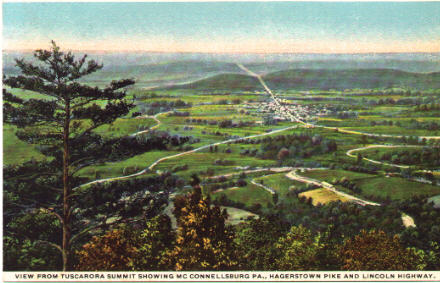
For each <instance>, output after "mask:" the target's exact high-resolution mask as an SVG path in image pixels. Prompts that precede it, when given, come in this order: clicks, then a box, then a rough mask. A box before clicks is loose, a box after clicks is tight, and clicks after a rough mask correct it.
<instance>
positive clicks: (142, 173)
mask: <svg viewBox="0 0 440 283" xmlns="http://www.w3.org/2000/svg"><path fill="white" fill-rule="evenodd" d="M161 114H163V113H161ZM156 126H157V125H156ZM156 126H155V127H156ZM297 127H298V125H294V126H290V127H287V128H282V129H278V130H273V131H271V132H267V133H262V134H256V135H251V136H247V137H240V138H235V139H229V140H225V141H221V142H216V143H212V144H207V145H204V146H201V147H198V148H196V149H192V150H189V151H185V152H181V153H177V154H174V155H170V156H165V157H162V158H159V159H158V160H156V161H155V162H153V163H152V164H151V165H150V166H148V167H147V168H145V169H143V170H141V171H139V172H136V173H134V174H131V175H126V176H119V177H110V178H105V179H98V180H94V181H91V182H88V183H85V184H82V185H80V186H78V187H76V188H74V190H76V189H78V188H82V187H86V186H89V185H93V184H99V183H104V182H112V181H116V180H124V179H129V178H133V177H138V176H141V175H144V174H146V173H147V172H150V171H151V170H152V169H153V168H154V167H156V166H157V165H158V164H159V163H161V162H163V161H165V160H170V159H173V158H176V157H180V156H184V155H188V154H191V153H195V152H198V151H201V150H203V149H207V148H209V147H211V146H216V145H221V144H228V143H233V142H236V141H241V140H247V139H253V138H258V137H264V136H269V135H273V134H276V133H281V132H284V131H288V130H292V129H295V128H297ZM149 130H151V129H149ZM149 130H147V131H149Z"/></svg>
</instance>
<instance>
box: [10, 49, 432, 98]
mask: <svg viewBox="0 0 440 283" xmlns="http://www.w3.org/2000/svg"><path fill="white" fill-rule="evenodd" d="M78 55H81V53H78ZM20 57H25V59H26V60H33V57H32V54H31V53H29V52H28V53H20V52H5V51H4V52H3V73H4V75H6V76H7V75H16V74H18V73H19V70H18V68H16V67H15V66H14V64H15V63H14V58H20ZM89 57H90V58H94V59H96V60H97V61H98V62H100V63H103V64H104V68H103V69H102V70H100V71H99V72H96V73H94V74H91V75H90V76H87V77H85V78H84V81H85V82H88V83H91V84H95V85H104V84H107V83H109V82H110V81H111V80H116V79H122V78H133V79H135V80H136V87H140V88H142V87H148V88H152V87H155V88H157V87H159V88H160V87H166V86H172V87H173V88H175V87H176V86H177V85H182V86H181V87H186V88H188V87H189V86H185V85H187V84H188V83H189V82H191V84H192V87H198V86H197V83H196V82H197V81H199V80H203V82H202V84H203V85H205V87H210V88H211V86H210V84H213V86H212V87H214V86H219V87H220V86H221V85H224V84H225V83H227V81H228V80H232V82H230V83H229V84H230V87H232V88H235V89H237V88H239V87H241V88H244V89H253V88H256V89H259V87H260V86H259V84H257V85H253V84H254V82H252V80H251V81H247V82H240V79H234V78H232V77H229V78H221V77H219V78H217V79H220V80H221V81H222V83H221V84H219V83H217V82H216V80H217V79H215V78H214V79H210V82H209V81H208V82H207V81H206V80H207V79H208V78H211V77H215V76H218V75H221V74H245V73H244V72H243V71H242V70H241V69H239V68H238V66H237V65H236V64H235V62H240V63H243V64H244V65H245V66H247V67H248V68H249V69H250V70H252V71H253V72H255V73H258V74H261V75H264V76H267V78H266V79H267V80H268V83H271V86H273V87H275V88H276V87H279V86H280V87H292V85H291V81H295V82H296V83H295V86H296V87H300V88H305V89H309V88H313V87H314V86H319V87H324V88H325V87H331V88H344V87H343V84H345V85H347V87H348V88H350V86H351V85H355V86H356V85H359V86H365V87H368V86H376V85H379V86H383V85H389V84H394V83H397V84H399V83H400V84H402V83H409V86H422V87H423V88H425V87H431V86H435V85H436V84H435V82H434V83H432V82H430V81H429V80H428V81H426V82H425V81H423V80H422V78H421V77H418V78H411V76H412V75H404V74H402V73H395V74H396V75H398V76H397V77H395V78H392V77H393V76H394V75H392V74H389V73H384V75H386V76H388V79H387V80H385V79H384V78H381V79H378V80H375V79H374V78H373V77H371V76H368V75H367V74H365V73H364V74H358V75H360V76H361V77H363V81H359V80H357V79H356V78H353V77H352V78H350V79H349V78H348V77H349V76H350V75H349V74H346V73H341V74H342V75H343V76H344V77H346V79H345V81H346V82H345V83H342V82H341V83H338V82H337V81H335V79H332V76H333V75H334V74H332V72H333V73H334V72H336V71H341V72H343V71H344V70H350V73H351V74H355V73H354V71H355V70H363V69H368V70H370V71H368V72H369V73H371V72H376V73H377V74H380V73H381V71H378V70H382V69H384V70H394V71H396V72H397V71H406V72H414V73H425V74H428V73H431V72H439V71H440V53H432V54H429V53H426V54H425V53H423V54H417V53H415V54H202V53H188V54H186V53H181V54H177V53H176V54H175V53H148V52H144V53H142V52H141V53H111V54H107V53H92V54H90V56H89ZM289 70H290V71H289ZM291 70H297V71H295V72H293V71H291ZM299 70H301V71H299ZM307 70H309V71H307ZM323 70H327V71H326V72H324V71H323ZM374 70H376V71H374ZM278 72H290V75H289V76H288V78H286V75H282V73H278ZM313 73H321V75H320V76H321V78H314V77H315V76H314V75H313ZM274 74H277V75H276V76H277V77H279V78H277V77H273V75H274ZM335 74H336V73H335ZM377 74H376V75H377ZM309 76H310V77H309ZM372 76H374V75H372ZM403 77H406V79H404V78H403ZM241 79H243V78H241ZM317 79H319V82H318V81H316V80H317ZM271 80H273V81H272V82H271Z"/></svg>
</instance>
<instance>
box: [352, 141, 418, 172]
mask: <svg viewBox="0 0 440 283" xmlns="http://www.w3.org/2000/svg"><path fill="white" fill-rule="evenodd" d="M399 147H407V148H420V147H424V146H422V145H381V144H373V145H368V146H364V147H358V148H354V149H350V150H348V151H347V152H346V153H345V154H346V155H347V156H349V157H352V158H357V156H356V155H354V154H353V153H354V152H357V151H363V150H366V149H371V148H399ZM362 160H366V161H368V162H371V163H375V164H380V165H387V166H391V167H396V168H403V169H407V168H409V167H410V166H408V165H398V164H393V163H387V162H382V161H377V160H373V159H369V158H366V157H363V158H362Z"/></svg>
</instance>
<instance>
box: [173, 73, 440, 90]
mask: <svg viewBox="0 0 440 283" xmlns="http://www.w3.org/2000/svg"><path fill="white" fill-rule="evenodd" d="M262 77H263V79H264V80H265V82H266V83H267V84H268V86H269V87H271V88H274V89H298V90H311V89H322V90H323V89H338V90H343V89H353V88H387V87H411V88H417V89H435V88H440V72H433V73H412V72H405V71H400V70H394V69H350V70H327V69H293V70H284V71H277V72H273V73H269V74H266V75H264V76H262ZM171 88H174V89H206V90H210V89H222V90H227V89H231V90H237V89H243V90H260V89H261V85H260V83H259V82H258V80H257V79H256V78H255V77H252V76H249V75H241V74H232V73H231V74H221V75H216V76H213V77H209V78H206V79H203V80H199V81H195V82H192V83H189V84H184V85H176V86H173V87H171Z"/></svg>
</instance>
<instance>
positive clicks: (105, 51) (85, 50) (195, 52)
mask: <svg viewBox="0 0 440 283" xmlns="http://www.w3.org/2000/svg"><path fill="white" fill-rule="evenodd" d="M36 50H47V48H36V49H2V52H23V53H32V52H35V51H36ZM61 51H64V52H69V51H70V52H90V53H176V54H182V53H183V54H191V53H192V54H257V55H272V54H283V55H285V54H298V55H303V54H314V55H367V54H368V55H369V54H383V55H385V54H390V55H392V54H437V53H440V50H438V51H403V52H402V51H387V52H380V51H379V52H376V51H368V52H285V51H281V52H256V51H249V52H246V51H223V52H219V51H158V50H126V49H125V50H123V49H121V50H100V49H90V50H88V49H83V50H81V49H68V48H66V49H64V50H63V49H62V50H61Z"/></svg>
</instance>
